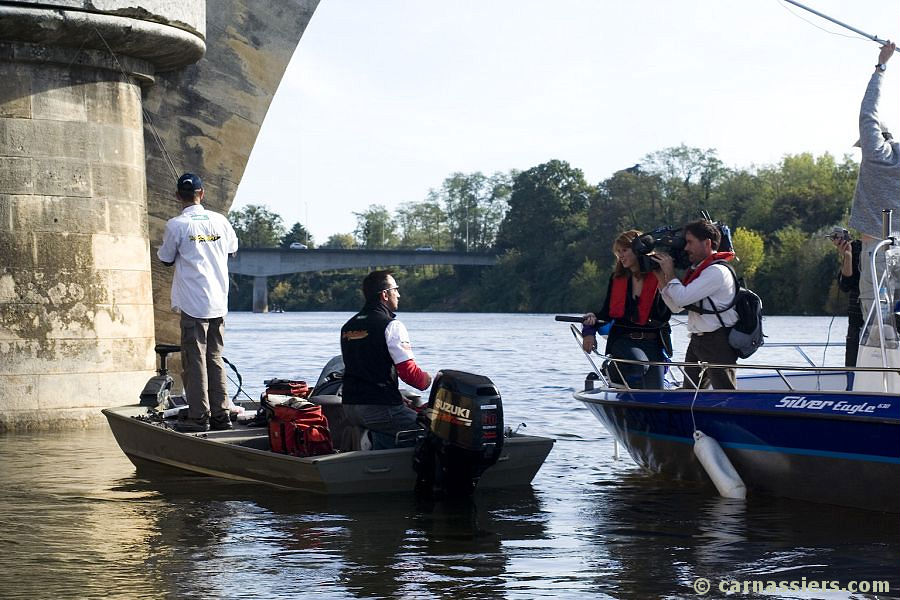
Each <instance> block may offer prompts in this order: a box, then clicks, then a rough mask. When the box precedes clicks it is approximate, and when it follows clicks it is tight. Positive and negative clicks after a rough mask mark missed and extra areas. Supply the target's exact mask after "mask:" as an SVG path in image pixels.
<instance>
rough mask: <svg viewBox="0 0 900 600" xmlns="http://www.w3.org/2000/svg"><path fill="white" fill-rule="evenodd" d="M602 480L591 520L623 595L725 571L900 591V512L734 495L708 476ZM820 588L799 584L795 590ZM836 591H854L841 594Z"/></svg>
mask: <svg viewBox="0 0 900 600" xmlns="http://www.w3.org/2000/svg"><path fill="white" fill-rule="evenodd" d="M602 483H603V482H598V488H597V493H596V494H594V495H593V496H592V499H591V500H592V510H591V511H590V514H589V518H588V522H590V523H592V524H594V527H593V531H592V532H591V533H590V534H589V535H591V536H592V537H593V538H594V540H595V542H596V544H598V545H600V546H603V547H604V548H606V549H607V550H608V555H607V556H606V557H602V556H598V557H597V558H598V562H597V565H596V566H597V568H598V569H603V577H602V578H598V579H597V581H596V585H597V587H598V588H600V589H607V590H609V591H610V592H612V591H614V590H615V594H616V596H617V597H622V598H624V597H629V598H631V597H633V598H646V597H663V596H666V595H668V594H673V593H674V594H675V596H674V597H683V596H685V595H694V593H693V591H692V588H691V585H692V584H693V582H694V580H695V579H696V578H698V577H705V578H707V579H709V580H711V581H714V582H715V581H722V580H753V579H756V580H764V581H767V580H774V581H782V580H797V581H800V580H801V578H803V577H805V578H806V579H807V580H808V581H812V580H826V581H832V580H836V581H840V582H842V583H844V584H846V583H848V582H850V581H859V580H888V581H890V584H891V589H892V590H893V593H892V594H891V595H888V596H882V597H897V592H898V591H900V573H898V571H897V569H896V565H897V564H900V546H898V543H897V541H898V532H900V515H888V514H880V513H872V512H867V511H860V510H855V509H847V508H842V507H836V506H827V505H811V504H808V503H804V502H798V501H792V500H786V499H776V498H767V497H753V498H750V499H749V500H748V501H738V500H729V499H724V498H720V497H717V496H715V495H713V494H711V493H710V490H709V488H708V487H707V486H702V485H695V484H681V485H679V484H677V483H675V482H670V481H662V480H659V479H654V478H649V477H646V476H643V475H640V474H636V475H633V476H625V477H621V478H620V479H619V484H618V485H616V486H615V489H614V492H612V493H610V491H611V490H609V489H608V488H607V487H606V486H603V485H602ZM779 597H798V598H800V597H803V598H809V597H819V596H815V595H813V596H810V595H809V594H808V593H806V594H803V593H800V592H798V593H797V595H795V596H787V595H781V596H779ZM829 597H845V596H842V595H838V596H834V595H832V596H829Z"/></svg>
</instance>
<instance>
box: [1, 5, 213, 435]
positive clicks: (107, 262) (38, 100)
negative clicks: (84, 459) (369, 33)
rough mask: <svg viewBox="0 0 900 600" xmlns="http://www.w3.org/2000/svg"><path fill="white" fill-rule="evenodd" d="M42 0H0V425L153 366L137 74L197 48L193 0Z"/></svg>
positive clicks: (113, 386) (67, 421) (110, 395)
mask: <svg viewBox="0 0 900 600" xmlns="http://www.w3.org/2000/svg"><path fill="white" fill-rule="evenodd" d="M48 4H49V3H37V2H24V1H18V2H9V1H7V2H2V3H0V81H2V83H0V257H2V261H0V432H2V431H5V430H8V429H42V428H44V429H46V428H59V427H67V426H72V425H76V424H89V423H92V422H95V421H96V422H99V421H100V420H102V416H101V415H100V413H99V410H98V408H99V407H102V406H111V405H119V404H125V403H130V402H133V401H135V400H136V399H137V396H138V394H139V392H140V390H141V389H142V386H143V384H144V382H145V381H146V380H147V378H148V377H149V376H150V375H152V374H153V371H154V365H155V357H154V352H153V345H154V332H153V295H152V289H151V275H150V254H149V241H148V223H147V195H146V180H145V157H144V134H143V127H144V123H143V117H142V114H141V109H142V96H141V93H142V90H141V87H142V86H147V85H151V84H152V82H153V80H154V73H155V72H156V71H157V70H164V69H171V68H175V67H178V66H180V65H185V64H189V63H191V62H194V61H196V60H198V59H199V58H200V57H201V56H202V55H203V51H204V48H205V44H204V41H203V36H204V31H205V16H206V13H205V2H204V1H203V0H186V1H184V2H164V1H163V0H156V1H152V0H151V1H149V2H148V1H145V2H142V3H141V4H142V6H141V7H140V8H138V7H131V8H129V6H128V4H129V3H128V2H118V3H103V6H107V5H113V4H115V5H116V6H115V10H111V11H110V12H109V13H105V12H103V11H99V10H98V9H97V8H95V7H94V5H93V4H92V3H90V2H85V1H84V0H54V2H53V3H52V6H50V7H48ZM167 23H177V24H178V25H177V26H174V25H169V24H167ZM107 44H108V45H109V47H111V48H112V51H113V52H114V53H115V55H113V54H112V53H110V50H109V48H107Z"/></svg>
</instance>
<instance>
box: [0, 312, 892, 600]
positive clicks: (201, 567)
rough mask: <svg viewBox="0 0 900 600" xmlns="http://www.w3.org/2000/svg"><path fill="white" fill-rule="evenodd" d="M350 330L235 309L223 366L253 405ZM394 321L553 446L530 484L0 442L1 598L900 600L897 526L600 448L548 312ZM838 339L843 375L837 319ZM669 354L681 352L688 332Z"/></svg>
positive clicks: (804, 327)
mask: <svg viewBox="0 0 900 600" xmlns="http://www.w3.org/2000/svg"><path fill="white" fill-rule="evenodd" d="M348 316H349V314H348V313H283V314H268V315H255V314H249V313H232V314H231V315H229V317H228V319H227V334H226V351H227V352H226V355H227V356H228V358H229V359H230V360H232V362H234V363H235V364H236V365H237V366H238V368H239V369H240V370H241V373H242V375H243V377H244V382H245V385H246V387H248V388H249V392H250V395H251V396H254V397H256V396H258V394H259V391H260V390H261V388H262V381H263V379H266V378H269V377H273V376H301V377H303V378H305V379H307V380H313V381H314V380H315V378H316V377H317V376H318V372H319V369H320V368H321V366H322V365H324V363H325V361H326V360H327V359H329V358H330V357H331V356H333V355H335V354H337V353H339V346H338V331H339V328H340V325H341V324H342V323H343V322H344V320H345V319H346V318H347V317H348ZM401 318H402V319H403V320H404V322H405V323H406V325H407V326H408V328H409V329H410V332H411V334H412V339H413V346H414V349H415V351H416V355H417V358H418V361H419V363H420V365H421V366H422V367H423V368H426V369H427V370H428V371H430V372H434V371H435V370H437V369H439V368H454V369H461V370H467V371H472V372H476V373H481V374H484V375H487V376H488V377H490V378H491V379H492V380H493V381H494V382H495V383H496V384H497V386H498V388H499V389H500V392H501V395H502V397H503V404H504V410H505V413H506V423H507V425H512V426H513V427H515V426H516V425H517V424H518V423H522V422H524V423H527V429H526V430H525V431H527V432H528V433H534V434H540V435H546V436H551V437H554V438H556V439H557V440H558V441H557V444H556V446H555V448H554V449H553V451H552V452H551V454H550V456H549V458H548V459H547V462H546V463H545V464H544V466H543V468H542V469H541V471H540V472H539V473H538V475H537V477H536V478H535V480H534V482H533V485H532V487H531V488H525V489H516V490H510V491H503V492H486V491H485V492H479V493H477V494H476V497H475V502H474V506H472V505H466V506H447V505H441V504H438V505H437V506H423V505H419V504H417V503H416V502H415V501H414V499H413V498H412V497H411V495H396V496H394V495H387V496H370V497H358V498H348V499H327V498H310V497H303V496H302V495H297V494H292V493H289V492H284V491H279V490H274V489H269V488H267V487H262V486H251V485H246V484H237V483H230V482H224V481H218V480H213V479H209V478H203V477H193V476H180V475H172V476H171V477H162V478H154V479H143V478H140V477H137V476H136V475H135V471H134V468H133V467H132V465H131V463H130V462H129V461H128V460H127V459H126V458H125V456H124V455H123V454H122V453H121V451H120V450H119V448H118V446H116V443H115V441H114V440H113V437H112V435H111V434H110V433H109V432H108V431H107V430H106V429H105V428H103V429H95V430H88V431H78V432H67V433H40V434H12V435H6V436H0V498H2V503H0V523H2V527H0V549H2V551H0V597H2V598H29V599H31V598H59V597H64V598H100V597H104V598H106V597H109V598H161V597H168V598H297V597H308V596H321V597H325V598H498V597H499V598H533V597H561V598H569V597H583V598H663V597H665V598H695V597H699V596H697V595H696V594H695V593H694V591H693V589H692V585H693V582H694V580H695V579H696V578H698V577H704V578H707V579H709V580H710V581H711V582H712V585H713V586H714V590H713V593H710V594H707V595H706V596H705V597H722V595H721V594H719V593H718V592H716V591H715V586H716V585H717V582H719V581H721V580H725V579H728V580H740V581H745V580H747V581H748V580H754V579H756V580H796V581H798V582H799V581H801V580H802V579H803V578H805V579H806V580H807V581H812V580H835V581H839V582H841V583H842V584H843V585H846V584H847V583H848V582H851V581H863V580H888V581H889V582H890V589H891V591H890V593H889V594H878V595H877V597H879V598H885V597H893V598H896V597H900V518H898V517H897V516H891V515H883V514H878V513H868V512H863V511H856V510H849V509H842V508H836V507H830V506H825V505H815V504H807V503H800V502H794V501H787V500H776V499H770V498H762V497H752V498H750V499H749V500H748V501H747V502H746V503H744V502H735V501H728V500H723V499H721V498H718V497H717V496H716V495H715V492H714V490H713V489H712V488H704V487H698V486H689V485H681V486H674V485H673V484H671V483H667V482H661V481H657V480H655V479H652V478H649V477H647V476H645V475H644V474H643V473H642V472H641V471H640V470H639V469H638V468H637V467H636V466H635V465H634V463H633V462H632V461H631V459H630V458H629V457H628V456H627V454H625V453H624V452H623V456H622V457H621V459H620V460H615V459H614V458H613V443H612V441H611V438H610V437H609V436H608V434H607V433H606V431H605V430H604V429H603V428H602V426H601V425H600V424H599V423H598V422H597V421H596V420H595V419H594V418H593V417H592V416H591V415H590V414H589V413H588V411H587V410H586V409H584V408H582V407H581V405H580V404H579V403H577V402H576V401H575V400H574V399H572V392H573V390H574V389H575V388H576V386H579V389H580V384H581V383H582V382H583V380H584V374H585V373H586V371H587V362H586V361H585V359H584V357H583V356H582V355H581V353H580V352H579V350H578V348H577V346H576V345H575V341H574V339H573V337H572V335H571V334H570V333H569V331H568V326H567V325H565V324H562V323H556V322H554V321H553V318H552V316H548V315H488V314H462V315H461V314H434V313H426V314H421V313H420V314H415V313H401ZM830 324H831V319H830V318H819V317H806V318H793V317H792V318H787V317H771V318H768V319H767V323H766V327H767V331H768V334H769V336H770V337H769V341H789V340H806V341H810V340H815V341H824V340H825V338H826V336H827V335H828V334H829V325H830ZM832 325H833V326H832V327H831V330H830V335H831V341H832V342H833V343H835V344H836V348H835V350H834V351H833V352H832V351H831V350H829V353H828V360H829V362H830V363H831V364H836V363H838V362H840V361H841V360H842V356H843V355H842V344H843V335H844V332H845V331H846V320H845V319H836V320H835V321H834V323H833V324H832ZM675 345H676V348H680V349H681V353H682V355H683V352H684V348H685V346H686V341H685V334H684V329H683V327H676V339H675ZM815 357H816V358H817V359H819V360H821V357H822V351H821V349H819V350H818V351H817V353H816V355H815ZM767 362H768V361H767ZM60 393H63V394H64V393H66V392H65V390H60ZM128 400H129V401H130V400H131V399H128ZM124 403H125V402H123V404H124ZM834 485H838V486H841V485H854V483H853V482H852V481H835V482H834ZM732 597H750V596H749V595H747V596H745V595H743V594H735V595H733V596H732ZM769 597H778V598H781V597H788V596H786V594H785V593H783V592H782V593H775V594H769ZM790 597H796V598H844V597H873V598H874V597H876V596H875V595H858V596H849V595H848V594H847V593H844V592H830V593H827V594H824V593H821V592H806V593H802V592H796V593H795V595H794V596H790Z"/></svg>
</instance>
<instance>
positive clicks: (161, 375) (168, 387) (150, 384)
mask: <svg viewBox="0 0 900 600" xmlns="http://www.w3.org/2000/svg"><path fill="white" fill-rule="evenodd" d="M153 349H154V350H155V351H156V353H157V354H159V368H158V369H157V370H156V375H154V376H153V377H151V378H150V379H149V380H148V381H147V383H146V384H145V385H144V390H143V391H142V392H141V406H150V407H153V408H156V409H158V410H163V409H166V408H169V397H170V396H171V395H172V386H173V385H175V380H174V379H172V377H171V376H170V375H169V370H168V369H167V368H166V359H167V358H168V357H169V354H172V353H173V352H181V346H175V345H173V344H157V345H156V346H155V347H154V348H153Z"/></svg>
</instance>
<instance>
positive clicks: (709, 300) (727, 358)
mask: <svg viewBox="0 0 900 600" xmlns="http://www.w3.org/2000/svg"><path fill="white" fill-rule="evenodd" d="M684 241H685V246H684V250H685V252H686V253H687V255H688V258H689V259H690V261H691V265H692V266H691V267H690V268H689V269H688V270H687V271H686V272H685V275H684V278H683V279H678V278H676V277H675V265H674V263H673V261H672V257H671V256H669V255H668V254H664V253H658V254H655V255H653V256H652V257H651V258H653V260H655V261H656V262H657V263H659V266H660V272H659V280H660V294H661V295H662V298H663V300H664V301H665V302H666V304H668V305H669V308H671V309H672V312H678V311H680V310H682V308H687V310H688V323H687V328H688V331H689V332H690V334H691V341H690V343H689V344H688V348H687V352H686V353H685V355H684V361H685V362H689V363H691V362H708V363H713V364H730V365H733V364H735V362H736V361H737V358H738V355H737V352H735V350H734V348H732V347H731V345H730V344H729V343H728V334H729V332H730V330H731V326H732V325H734V324H735V323H737V320H738V315H737V311H736V310H735V309H734V308H728V309H727V310H721V309H723V308H724V307H726V306H729V305H731V303H732V302H733V301H734V298H735V292H736V290H735V283H734V277H732V275H731V271H730V270H729V269H728V267H726V266H725V265H722V264H713V263H714V262H715V261H719V260H725V261H730V260H732V259H733V258H734V252H717V250H718V248H719V242H720V241H721V234H720V233H719V229H718V228H717V227H716V226H715V225H714V224H712V223H711V222H709V221H706V220H700V221H693V222H691V223H688V224H687V225H685V226H684ZM698 308H699V309H705V310H707V311H708V310H713V311H721V312H714V313H712V314H705V313H701V312H698V311H697V309H698ZM685 374H686V375H687V377H685V380H684V384H683V386H684V387H686V388H694V387H695V386H696V385H699V387H701V388H705V387H708V386H709V385H710V384H712V387H713V388H716V389H725V390H733V389H735V388H736V387H737V381H736V376H735V370H734V369H733V368H730V369H729V368H725V369H708V370H706V371H703V370H702V369H701V368H700V367H687V368H685ZM701 376H702V377H701Z"/></svg>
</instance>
